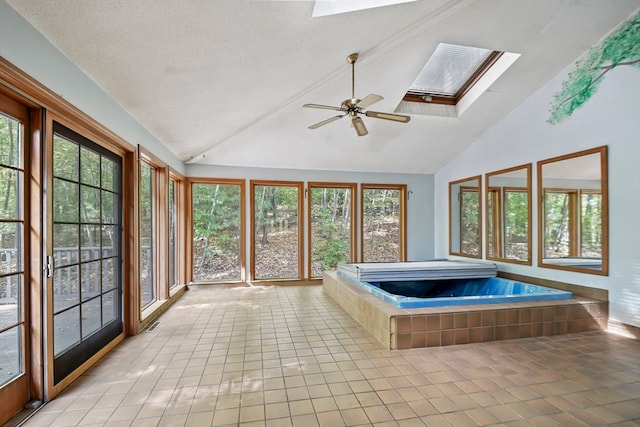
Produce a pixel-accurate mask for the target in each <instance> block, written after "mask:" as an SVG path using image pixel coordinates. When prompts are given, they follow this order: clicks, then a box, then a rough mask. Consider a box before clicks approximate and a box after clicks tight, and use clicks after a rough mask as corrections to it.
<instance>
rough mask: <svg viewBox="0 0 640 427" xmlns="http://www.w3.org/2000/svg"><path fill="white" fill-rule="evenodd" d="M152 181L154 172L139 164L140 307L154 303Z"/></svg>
mask: <svg viewBox="0 0 640 427" xmlns="http://www.w3.org/2000/svg"><path fill="white" fill-rule="evenodd" d="M153 181H154V171H153V169H152V168H151V167H150V166H149V165H147V164H145V163H141V164H140V293H141V296H142V299H141V301H142V307H146V306H147V305H149V304H151V303H152V302H153V301H155V299H156V298H155V293H154V286H153V283H154V277H153V231H154V222H153Z"/></svg>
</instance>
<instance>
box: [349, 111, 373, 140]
mask: <svg viewBox="0 0 640 427" xmlns="http://www.w3.org/2000/svg"><path fill="white" fill-rule="evenodd" d="M351 123H352V124H353V127H354V128H355V129H356V133H357V134H358V136H365V135H366V134H368V133H369V131H368V130H367V127H366V126H365V125H364V122H363V121H362V119H361V118H360V117H358V116H355V117H354V118H353V119H351Z"/></svg>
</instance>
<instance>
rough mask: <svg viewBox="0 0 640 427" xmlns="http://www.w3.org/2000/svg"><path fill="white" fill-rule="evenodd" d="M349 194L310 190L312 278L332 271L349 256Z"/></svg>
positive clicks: (333, 190)
mask: <svg viewBox="0 0 640 427" xmlns="http://www.w3.org/2000/svg"><path fill="white" fill-rule="evenodd" d="M350 228H351V191H350V190H349V189H347V188H327V187H315V188H312V189H311V230H312V237H311V245H312V249H311V259H312V264H313V265H312V270H313V271H312V276H313V277H319V276H320V275H322V271H324V270H331V269H335V268H336V266H337V265H338V263H339V262H341V261H348V260H349V255H350V244H349V242H350V239H351V236H350Z"/></svg>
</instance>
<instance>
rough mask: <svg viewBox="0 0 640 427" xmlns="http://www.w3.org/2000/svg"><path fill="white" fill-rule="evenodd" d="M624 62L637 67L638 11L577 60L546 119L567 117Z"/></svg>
mask: <svg viewBox="0 0 640 427" xmlns="http://www.w3.org/2000/svg"><path fill="white" fill-rule="evenodd" d="M623 65H624V66H633V67H640V13H638V14H636V15H635V16H634V17H633V18H632V19H631V20H629V21H628V22H626V23H624V24H622V25H621V26H620V27H619V28H618V29H617V30H615V31H614V32H613V33H611V34H610V35H609V36H608V37H606V38H605V39H604V40H603V41H602V43H601V44H600V45H598V46H594V47H593V48H591V49H590V50H589V52H588V53H587V55H586V57H585V58H584V59H581V60H580V61H578V62H577V63H576V68H575V70H574V71H573V72H571V73H569V78H568V79H567V80H565V81H564V82H563V83H562V89H561V90H560V91H559V92H557V93H556V94H555V95H553V101H552V103H551V110H550V113H551V116H550V117H549V119H548V120H547V121H548V122H549V123H551V124H556V123H559V122H560V121H562V120H563V119H564V118H566V117H569V116H570V115H571V114H573V112H574V111H575V110H576V109H578V108H580V107H581V106H582V105H583V104H584V103H585V102H587V101H588V100H589V98H590V97H591V95H593V94H594V93H595V92H596V90H597V89H598V86H599V85H600V83H601V82H602V80H603V79H604V77H605V76H606V74H607V73H609V72H610V71H611V70H613V69H615V68H616V67H619V66H623Z"/></svg>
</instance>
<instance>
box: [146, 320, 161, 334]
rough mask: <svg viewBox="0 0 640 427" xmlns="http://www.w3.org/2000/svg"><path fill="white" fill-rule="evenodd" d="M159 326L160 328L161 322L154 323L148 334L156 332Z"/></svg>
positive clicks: (148, 329)
mask: <svg viewBox="0 0 640 427" xmlns="http://www.w3.org/2000/svg"><path fill="white" fill-rule="evenodd" d="M158 326H160V322H153V323H152V324H151V326H149V327H148V328H147V332H153V331H155V330H156V328H157V327H158Z"/></svg>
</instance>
